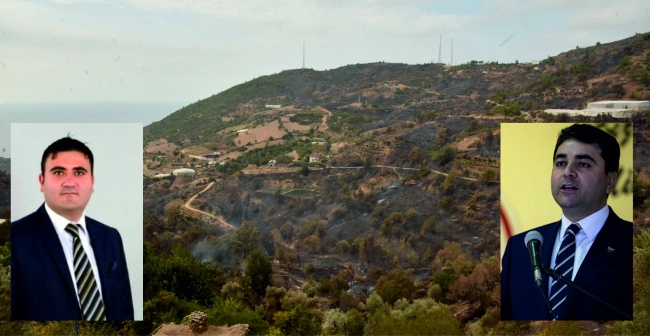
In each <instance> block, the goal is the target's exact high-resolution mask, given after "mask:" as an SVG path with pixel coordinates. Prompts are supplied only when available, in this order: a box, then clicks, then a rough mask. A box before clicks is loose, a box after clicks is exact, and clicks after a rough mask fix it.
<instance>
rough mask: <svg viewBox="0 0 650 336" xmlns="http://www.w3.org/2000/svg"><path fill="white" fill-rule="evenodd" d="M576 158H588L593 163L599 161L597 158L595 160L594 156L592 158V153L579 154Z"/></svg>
mask: <svg viewBox="0 0 650 336" xmlns="http://www.w3.org/2000/svg"><path fill="white" fill-rule="evenodd" d="M576 159H578V160H587V161H591V162H593V163H597V162H596V160H594V158H592V157H591V155H589V154H578V155H576Z"/></svg>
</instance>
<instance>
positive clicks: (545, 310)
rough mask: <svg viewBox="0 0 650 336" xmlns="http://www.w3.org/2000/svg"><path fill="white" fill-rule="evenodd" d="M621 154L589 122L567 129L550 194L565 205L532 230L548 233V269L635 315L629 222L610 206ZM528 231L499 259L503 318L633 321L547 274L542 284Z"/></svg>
mask: <svg viewBox="0 0 650 336" xmlns="http://www.w3.org/2000/svg"><path fill="white" fill-rule="evenodd" d="M619 157H620V148H619V145H618V142H617V141H616V138H614V137H613V136H611V135H609V134H608V133H607V132H605V131H603V130H600V129H598V128H596V127H593V126H590V125H585V124H575V125H572V126H569V127H567V128H565V129H563V130H562V131H561V132H560V135H559V137H558V139H557V142H556V145H555V151H554V153H553V170H552V174H551V192H552V194H553V198H554V200H555V202H556V203H557V204H558V205H559V206H560V208H562V219H561V220H560V221H558V222H555V223H551V224H547V225H544V226H541V227H538V228H535V229H534V230H535V231H537V232H539V233H540V234H541V236H542V238H543V243H542V246H541V253H540V254H541V261H542V265H543V266H545V267H550V268H552V269H555V270H558V272H561V273H562V274H564V275H565V276H566V278H568V279H569V280H573V282H574V283H575V284H576V285H578V286H580V287H581V288H583V289H584V290H586V291H588V292H590V293H591V294H593V295H595V296H596V297H599V298H601V299H602V300H604V301H605V302H608V303H609V304H611V305H613V306H614V307H616V308H618V309H619V310H621V311H623V312H624V313H625V314H627V315H629V316H631V315H632V304H633V301H632V291H633V289H632V238H633V235H632V223H630V222H627V221H624V220H622V219H620V218H619V217H618V216H617V215H616V214H615V213H614V211H613V210H612V209H611V208H610V207H609V206H608V205H607V198H608V195H609V194H610V193H611V192H612V190H613V188H614V185H615V184H616V179H617V176H618V175H617V172H618V166H619ZM527 234H528V232H523V233H520V234H518V235H515V236H512V237H511V238H510V239H509V240H508V243H507V245H506V249H505V252H504V255H503V258H502V270H501V319H503V320H549V319H557V320H622V319H628V317H626V315H623V314H620V313H618V312H617V311H615V310H613V309H611V308H608V307H607V306H605V305H603V304H601V303H599V302H597V301H595V300H593V299H592V298H589V297H588V296H586V295H584V294H583V293H580V292H579V291H577V290H574V289H573V288H571V287H569V286H565V285H564V284H563V283H562V282H558V281H555V280H554V279H552V278H550V277H549V276H548V275H546V274H544V275H542V281H541V283H540V286H539V287H538V285H537V282H536V280H535V276H534V274H533V271H532V270H531V261H530V257H529V252H528V248H527V246H526V243H525V237H526V235H527ZM547 300H548V304H547ZM549 306H550V308H551V309H549Z"/></svg>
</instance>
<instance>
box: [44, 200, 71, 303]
mask: <svg viewBox="0 0 650 336" xmlns="http://www.w3.org/2000/svg"><path fill="white" fill-rule="evenodd" d="M37 213H38V225H37V226H36V231H37V235H38V236H39V238H40V239H41V241H42V242H43V246H45V248H46V249H47V250H48V252H49V255H50V256H51V257H52V259H54V264H55V265H56V269H57V270H58V271H59V273H60V275H61V277H62V278H63V280H64V282H65V285H66V288H68V290H69V291H70V293H72V294H73V295H75V297H76V295H77V292H76V291H75V289H74V284H73V283H72V276H71V275H70V269H69V268H68V262H67V261H66V259H65V254H64V252H63V248H62V247H61V241H60V240H59V235H58V234H57V233H56V229H54V224H52V220H50V216H48V215H47V211H45V205H42V206H41V207H40V208H39V209H38V211H37Z"/></svg>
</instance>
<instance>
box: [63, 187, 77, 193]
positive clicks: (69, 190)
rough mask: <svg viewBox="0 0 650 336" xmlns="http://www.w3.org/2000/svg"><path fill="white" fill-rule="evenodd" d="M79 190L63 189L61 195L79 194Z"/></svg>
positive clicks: (72, 188)
mask: <svg viewBox="0 0 650 336" xmlns="http://www.w3.org/2000/svg"><path fill="white" fill-rule="evenodd" d="M77 193H78V192H77V188H74V187H63V189H61V194H77Z"/></svg>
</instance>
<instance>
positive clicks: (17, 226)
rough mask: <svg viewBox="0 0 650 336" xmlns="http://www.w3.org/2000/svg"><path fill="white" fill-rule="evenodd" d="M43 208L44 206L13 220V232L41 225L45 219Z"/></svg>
mask: <svg viewBox="0 0 650 336" xmlns="http://www.w3.org/2000/svg"><path fill="white" fill-rule="evenodd" d="M41 209H42V208H38V209H37V210H36V211H34V212H32V213H30V214H29V215H27V216H25V217H23V218H21V219H18V220H16V221H13V222H11V232H12V233H13V232H14V230H16V231H21V230H28V229H30V227H33V226H35V225H39V224H40V223H41V222H42V221H43V218H42V214H41Z"/></svg>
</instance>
